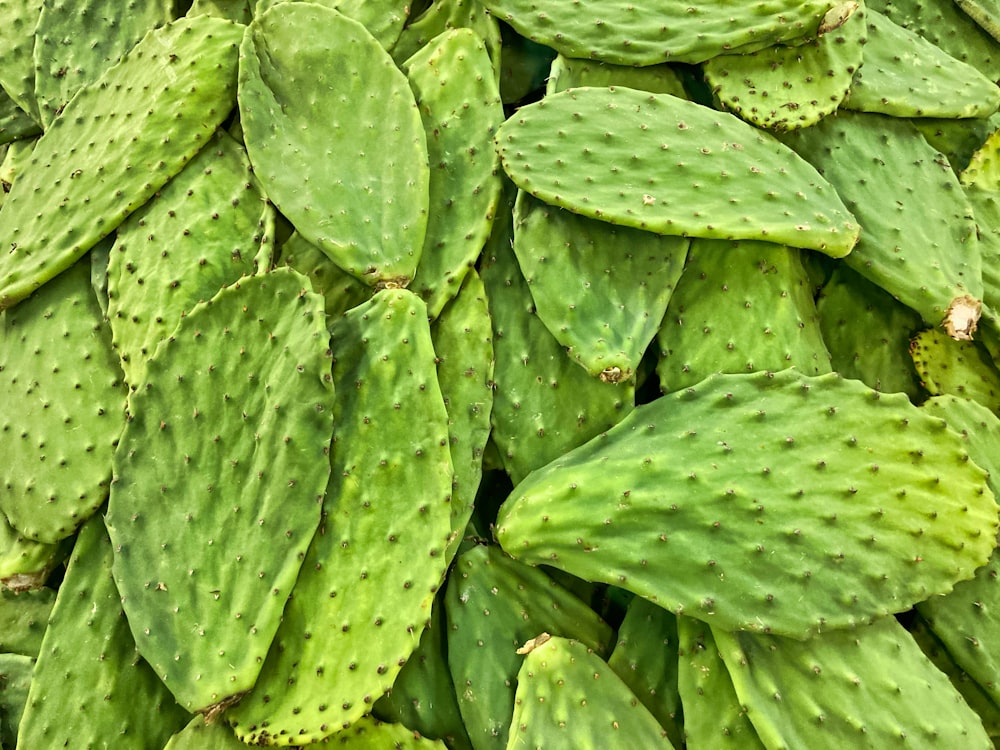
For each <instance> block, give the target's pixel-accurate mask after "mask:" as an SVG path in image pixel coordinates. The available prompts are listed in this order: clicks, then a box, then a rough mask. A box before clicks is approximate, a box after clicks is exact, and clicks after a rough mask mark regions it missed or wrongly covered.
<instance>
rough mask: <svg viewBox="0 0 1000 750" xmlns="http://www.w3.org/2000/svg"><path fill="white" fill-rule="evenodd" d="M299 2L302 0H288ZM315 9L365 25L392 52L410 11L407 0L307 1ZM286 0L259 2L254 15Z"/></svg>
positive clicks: (260, 0)
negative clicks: (324, 10)
mask: <svg viewBox="0 0 1000 750" xmlns="http://www.w3.org/2000/svg"><path fill="white" fill-rule="evenodd" d="M288 1H289V2H299V1H300V0H288ZM308 1H309V3H310V4H311V5H313V6H320V7H323V8H327V9H329V10H335V11H337V12H339V13H341V14H343V15H344V16H347V17H348V18H350V19H352V20H354V21H357V22H358V23H360V24H361V25H362V26H364V27H365V28H366V29H367V30H368V33H369V34H370V35H371V36H372V37H373V38H374V39H375V40H376V41H377V42H378V43H379V45H380V46H381V47H383V48H384V49H386V50H391V49H392V48H393V46H394V45H395V43H396V40H397V39H398V38H399V35H400V33H402V31H403V25H404V24H405V23H406V19H407V16H408V15H409V12H410V6H409V4H408V3H407V2H405V0H308ZM282 2H286V0H256V5H255V7H254V16H256V17H260V16H262V15H264V13H265V12H266V11H268V10H270V9H271V8H272V7H273V6H275V5H278V4H279V3H282Z"/></svg>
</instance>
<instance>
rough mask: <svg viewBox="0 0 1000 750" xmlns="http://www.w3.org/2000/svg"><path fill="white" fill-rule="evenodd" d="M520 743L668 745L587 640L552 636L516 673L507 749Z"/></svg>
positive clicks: (663, 733)
mask: <svg viewBox="0 0 1000 750" xmlns="http://www.w3.org/2000/svg"><path fill="white" fill-rule="evenodd" d="M522 747H534V748H546V747H566V748H569V747H609V748H610V747H621V748H640V747H641V748H656V747H662V748H669V749H670V750H673V745H672V744H671V742H670V739H669V738H668V736H667V732H666V730H664V729H663V727H661V726H660V725H659V723H658V722H657V721H656V719H655V718H654V717H653V715H652V714H651V713H650V712H649V709H648V708H646V707H645V706H644V705H642V703H640V702H639V701H638V699H637V698H636V697H635V695H634V694H633V693H632V691H631V690H629V688H628V686H627V685H626V684H625V683H624V682H622V680H621V678H620V677H618V675H616V674H615V673H614V671H613V670H612V669H611V667H609V666H608V665H607V662H605V661H604V660H603V659H601V657H600V656H598V655H597V654H595V653H594V652H593V651H591V650H590V649H589V648H587V646H586V645H584V644H583V643H580V642H579V641H573V640H570V639H568V638H562V637H560V636H553V637H551V638H549V639H548V640H545V641H544V642H542V643H541V645H538V646H535V647H534V648H533V649H532V650H531V651H530V652H529V653H528V655H527V656H525V657H524V662H523V663H522V664H521V669H520V670H518V673H517V693H516V696H515V699H514V718H513V720H512V722H511V728H510V735H509V738H508V740H507V748H508V750H516V749H517V748H522Z"/></svg>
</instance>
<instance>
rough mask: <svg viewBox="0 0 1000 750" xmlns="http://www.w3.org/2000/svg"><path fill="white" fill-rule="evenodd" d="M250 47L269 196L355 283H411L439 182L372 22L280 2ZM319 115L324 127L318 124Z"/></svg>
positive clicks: (256, 155)
mask: <svg viewBox="0 0 1000 750" xmlns="http://www.w3.org/2000/svg"><path fill="white" fill-rule="evenodd" d="M240 50H241V52H240V73H239V110H240V117H241V123H242V126H243V136H244V139H245V142H246V147H247V152H248V153H249V154H250V161H251V162H252V163H253V166H254V171H255V173H256V175H257V177H258V178H259V179H260V181H261V183H262V184H263V185H264V189H265V190H266V191H267V194H268V196H269V197H270V199H271V200H272V201H274V203H275V205H276V206H277V207H278V208H279V209H280V210H281V212H282V213H283V214H284V215H285V216H286V217H287V218H288V219H289V220H290V221H291V222H292V224H293V225H294V226H295V228H296V229H298V231H299V232H300V233H301V234H302V235H303V237H305V238H306V239H307V240H308V241H309V242H311V243H313V244H314V245H316V246H317V247H319V248H320V249H321V250H322V251H323V252H325V253H326V254H327V255H329V256H330V258H331V259H332V260H333V261H334V263H336V264H337V265H339V266H340V267H341V268H343V269H344V270H345V271H347V272H348V273H350V274H352V275H353V276H355V277H356V278H358V279H361V280H362V281H364V282H365V283H366V284H368V285H369V286H375V285H377V284H379V283H380V282H381V283H385V282H392V283H396V284H400V285H404V286H405V285H406V284H408V283H409V281H410V280H411V279H412V278H413V274H414V272H415V270H416V267H417V262H418V261H419V260H420V253H421V250H422V248H423V241H424V234H425V232H426V228H427V206H428V201H429V194H428V190H429V188H428V183H429V179H430V178H429V166H428V162H427V142H426V138H425V136H424V128H423V125H422V124H421V121H420V113H419V112H418V110H417V104H416V101H415V100H414V97H413V93H412V92H411V91H410V87H409V84H408V83H407V81H406V77H405V76H404V75H403V74H402V73H401V72H400V71H399V70H398V69H397V68H396V66H395V65H394V64H393V61H392V58H390V57H389V55H388V53H387V52H386V51H385V50H384V49H382V47H381V46H380V45H379V43H378V42H377V41H376V40H375V39H374V38H373V37H372V35H371V34H370V33H369V32H368V30H367V29H365V27H364V26H362V25H361V24H360V23H358V22H357V21H355V20H353V19H351V18H348V17H347V16H345V15H343V14H342V13H339V12H338V11H335V10H332V9H330V8H326V7H323V6H320V5H316V4H315V3H304V2H282V3H278V4H277V5H274V6H273V7H271V8H270V9H269V10H268V11H266V12H265V13H263V14H262V15H259V16H257V17H256V18H254V21H253V23H251V24H250V25H249V26H248V27H247V28H246V34H245V37H244V39H243V43H242V46H241V48H240ZM317 117H320V118H322V120H323V121H324V123H325V127H323V128H316V127H311V123H314V122H315V121H316V118H317ZM387 120H389V121H392V122H393V123H395V126H394V127H393V128H390V129H388V130H386V129H383V128H381V127H379V125H380V124H381V123H382V122H384V121H387ZM331 174H335V175H337V177H336V178H335V179H330V175H331Z"/></svg>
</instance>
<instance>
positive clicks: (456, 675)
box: [445, 545, 614, 750]
mask: <svg viewBox="0 0 1000 750" xmlns="http://www.w3.org/2000/svg"><path fill="white" fill-rule="evenodd" d="M445 608H446V610H445V611H446V613H447V617H448V665H449V667H450V668H451V676H452V679H453V680H454V683H455V689H456V690H457V692H458V705H459V708H460V709H461V711H462V718H463V719H464V721H465V726H466V729H467V730H468V732H469V738H470V739H471V740H472V746H473V747H474V748H476V750H488V749H489V748H504V747H506V743H507V734H508V728H509V727H510V726H511V723H510V722H511V715H512V713H513V711H514V693H515V689H516V687H517V684H516V683H517V674H518V669H519V668H520V667H521V657H520V656H518V654H517V649H518V648H520V647H521V646H522V645H523V644H524V643H525V641H527V640H528V639H530V638H534V637H535V636H537V635H538V634H539V633H543V632H545V633H549V634H551V635H562V636H566V637H568V638H574V639H577V640H579V641H580V642H582V643H583V644H585V646H586V647H587V648H592V649H594V650H596V651H597V652H598V653H600V654H601V655H602V656H605V655H607V654H608V653H609V652H610V650H611V645H612V643H613V639H614V632H613V631H612V630H611V628H610V627H609V626H608V625H607V624H606V623H605V622H604V621H603V620H602V619H601V618H600V617H599V616H598V615H597V614H596V613H595V612H594V611H593V610H591V609H590V607H588V606H587V605H586V604H585V603H584V602H583V601H582V600H580V599H579V598H578V597H577V596H575V595H574V594H572V593H570V592H569V591H568V590H567V589H565V588H564V587H563V586H560V585H559V584H558V583H556V582H555V581H554V580H552V579H551V578H550V577H549V576H547V575H546V574H545V573H544V572H542V571H541V570H537V569H534V568H531V567H529V566H527V565H522V564H521V563H519V562H517V561H516V560H511V559H510V558H509V557H507V556H506V555H504V554H503V552H502V551H501V550H500V549H499V548H497V547H495V546H483V545H475V546H473V547H471V548H470V549H468V550H467V551H465V552H463V553H462V554H461V555H459V557H458V559H457V560H456V563H455V568H454V572H453V573H452V574H451V576H450V577H449V579H448V588H447V590H446V592H445ZM566 746H567V747H572V745H566Z"/></svg>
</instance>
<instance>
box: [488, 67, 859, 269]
mask: <svg viewBox="0 0 1000 750" xmlns="http://www.w3.org/2000/svg"><path fill="white" fill-rule="evenodd" d="M496 142H497V147H498V148H499V150H500V158H501V161H502V163H503V167H504V169H505V170H506V172H507V174H508V175H510V178H511V179H512V180H513V181H514V182H515V184H517V186H518V187H519V188H521V189H522V190H526V191H527V192H529V193H531V194H532V195H534V196H535V197H536V198H540V199H541V200H543V201H545V202H546V203H551V204H553V205H556V206H560V207H562V208H567V209H569V210H570V211H573V212H574V213H579V214H582V215H584V216H589V217H591V218H595V219H601V220H602V221H607V222H610V223H612V224H621V225H623V226H629V227H635V228H637V229H645V230H647V231H650V232H657V233H659V234H676V235H686V236H691V237H708V238H717V239H759V240H768V241H770V242H776V243H783V244H787V245H790V246H792V247H802V248H810V249H813V250H819V251H821V252H824V253H826V254H828V255H831V256H833V257H841V256H844V255H846V254H848V253H849V252H850V251H851V248H852V247H853V246H854V244H855V242H857V239H858V233H859V231H860V230H859V227H858V225H857V223H856V222H855V220H854V217H853V216H852V215H851V214H850V213H849V212H848V210H847V209H846V208H845V207H844V204H843V203H842V202H841V199H840V197H839V196H838V195H837V194H836V192H835V191H834V189H833V188H832V187H831V185H830V184H829V183H827V182H826V180H824V179H823V178H822V177H821V176H820V175H819V174H818V173H817V172H816V171H815V169H814V168H813V167H810V166H809V165H808V164H807V163H805V162H804V161H803V160H802V159H800V158H798V157H796V156H794V155H793V154H791V153H789V150H788V149H787V148H786V147H785V146H783V145H782V144H780V143H778V142H777V141H776V140H774V139H772V138H770V137H769V136H768V135H767V134H766V133H763V132H761V131H759V130H757V129H755V128H753V127H752V126H751V125H749V124H747V123H745V122H743V121H742V120H740V119H739V118H738V117H736V116H735V115H731V114H727V113H724V112H717V111H715V110H711V109H708V108H707V107H703V106H701V105H698V104H694V103H692V102H689V101H685V100H683V99H678V98H677V97H675V96H671V95H669V94H649V93H643V92H640V91H636V90H635V89H629V88H597V87H586V86H585V87H581V88H577V89H572V90H569V91H563V92H560V93H558V94H553V95H552V96H547V97H545V98H544V99H542V100H541V101H540V102H537V103H535V104H530V105H527V106H525V107H522V108H521V109H520V110H518V112H517V114H516V115H514V116H513V117H511V118H509V119H508V120H507V121H506V122H505V123H504V124H503V125H502V126H501V128H500V130H499V131H498V132H497V137H496Z"/></svg>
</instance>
